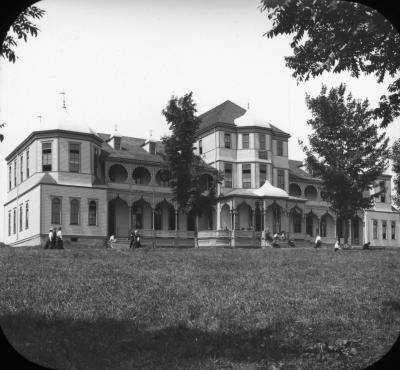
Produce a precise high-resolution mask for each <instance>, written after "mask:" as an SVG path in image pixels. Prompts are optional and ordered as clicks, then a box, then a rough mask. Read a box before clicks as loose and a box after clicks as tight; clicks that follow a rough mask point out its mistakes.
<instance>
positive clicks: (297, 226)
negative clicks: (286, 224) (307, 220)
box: [293, 212, 301, 233]
mask: <svg viewBox="0 0 400 370" xmlns="http://www.w3.org/2000/svg"><path fill="white" fill-rule="evenodd" d="M293 231H294V232H295V233H301V215H300V214H298V213H297V212H295V213H294V214H293Z"/></svg>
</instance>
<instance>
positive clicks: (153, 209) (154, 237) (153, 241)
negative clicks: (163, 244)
mask: <svg viewBox="0 0 400 370" xmlns="http://www.w3.org/2000/svg"><path fill="white" fill-rule="evenodd" d="M154 214H155V208H154V207H153V208H152V209H151V230H152V234H153V240H152V247H153V248H155V247H156V230H155V228H154V217H155V216H154Z"/></svg>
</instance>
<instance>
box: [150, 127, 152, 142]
mask: <svg viewBox="0 0 400 370" xmlns="http://www.w3.org/2000/svg"><path fill="white" fill-rule="evenodd" d="M152 139H153V130H151V129H150V141H151V140H152Z"/></svg>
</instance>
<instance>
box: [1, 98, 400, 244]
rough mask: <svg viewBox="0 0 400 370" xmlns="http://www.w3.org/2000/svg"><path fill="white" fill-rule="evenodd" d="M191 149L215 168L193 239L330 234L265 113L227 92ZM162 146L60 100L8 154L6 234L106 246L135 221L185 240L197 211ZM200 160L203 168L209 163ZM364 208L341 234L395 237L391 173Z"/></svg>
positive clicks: (149, 239) (164, 236)
mask: <svg viewBox="0 0 400 370" xmlns="http://www.w3.org/2000/svg"><path fill="white" fill-rule="evenodd" d="M200 118H201V125H200V128H199V130H198V132H197V138H196V139H197V150H198V154H200V155H201V156H202V158H203V160H204V162H205V163H207V164H208V166H209V168H205V170H204V173H203V175H202V177H201V179H202V184H203V186H204V187H205V188H206V187H207V186H208V185H209V182H210V181H212V176H210V174H211V173H212V172H213V171H215V169H218V170H219V171H221V173H222V174H223V176H224V180H223V183H222V184H221V185H220V186H219V187H218V195H219V198H218V199H219V200H218V203H217V204H216V206H215V207H214V208H213V210H212V211H211V212H209V213H208V214H204V215H202V216H201V217H200V219H199V234H198V236H199V238H198V243H199V246H200V247H201V246H230V247H237V246H261V245H263V244H265V235H266V231H269V232H270V233H271V234H273V233H275V232H280V231H285V233H286V234H287V235H289V236H290V237H291V238H293V239H295V240H299V241H300V240H301V241H304V240H306V241H307V240H313V239H314V238H315V236H316V235H317V234H319V235H321V237H322V240H323V241H325V242H328V243H333V242H334V241H335V239H336V238H337V237H338V236H339V237H340V236H342V234H343V231H344V225H343V222H342V221H341V220H340V219H337V218H336V216H335V215H334V214H333V213H332V212H331V210H330V208H329V204H327V203H326V202H324V201H323V200H322V198H321V192H320V186H319V184H320V183H319V180H318V179H316V178H313V177H312V176H311V175H310V174H308V173H307V172H306V171H305V170H304V169H303V168H302V162H301V161H294V160H290V159H289V157H288V154H289V148H288V139H289V137H290V135H289V134H288V133H285V132H283V131H282V130H280V129H279V128H277V127H275V126H274V125H272V124H269V123H267V122H266V121H265V120H264V119H262V118H259V117H255V116H254V115H253V114H252V112H251V110H250V109H248V110H247V111H246V110H245V109H243V108H241V107H239V106H238V105H236V104H234V103H232V102H230V101H226V102H224V103H222V104H220V105H219V106H217V107H215V108H213V109H211V110H209V111H207V112H206V113H204V114H202V115H201V116H200ZM162 153H163V146H162V144H161V143H160V142H158V141H155V140H152V139H149V140H145V139H140V138H135V137H127V136H122V135H120V134H119V133H118V132H116V131H115V132H114V133H113V134H111V135H110V134H102V133H96V132H95V131H93V130H92V129H90V128H89V127H86V126H85V125H82V124H79V123H78V122H74V121H72V120H71V118H70V117H69V116H68V114H67V113H66V112H65V111H63V112H62V116H61V117H60V119H59V120H58V121H57V122H54V124H53V125H52V127H48V128H46V129H43V130H40V131H34V132H32V133H31V134H30V135H29V136H28V137H27V138H26V139H25V140H24V141H23V142H22V143H20V144H19V145H18V146H17V147H16V148H15V149H14V150H13V151H12V152H11V153H10V154H9V155H8V156H7V157H6V161H7V165H8V180H7V181H8V184H7V185H8V194H7V201H6V203H5V204H4V231H5V233H4V235H5V243H6V244H9V245H13V246H22V245H38V244H43V243H44V242H45V240H46V238H47V234H48V230H49V228H50V227H60V226H61V227H62V230H63V234H64V238H65V241H66V243H67V244H68V243H79V244H85V245H93V246H104V245H105V243H106V240H107V238H108V237H109V236H110V235H111V234H114V235H116V237H117V238H127V236H128V233H129V230H130V229H132V228H134V229H139V230H140V232H141V234H142V235H143V243H144V244H151V245H153V246H193V245H194V228H195V220H194V217H192V216H191V215H190V214H189V215H187V214H185V213H183V212H181V211H179V210H178V207H177V205H176V204H175V203H174V201H173V194H172V190H171V188H170V187H169V180H170V173H169V171H168V168H167V165H166V163H165V161H164V159H163V155H162ZM208 171H209V173H208ZM382 184H383V186H384V187H385V189H386V192H385V194H384V195H382V196H381V197H380V198H379V199H377V200H376V202H375V206H374V207H373V209H371V210H368V211H366V212H363V213H360V214H359V215H358V216H357V217H355V218H354V219H353V220H351V221H350V223H349V227H350V241H351V244H353V245H361V244H362V243H363V242H365V241H370V242H371V245H379V246H399V245H400V242H399V237H400V216H399V213H398V212H397V211H396V210H395V209H394V208H393V207H392V206H391V177H390V175H384V176H382V178H381V179H380V181H379V182H377V184H376V186H377V187H379V186H382Z"/></svg>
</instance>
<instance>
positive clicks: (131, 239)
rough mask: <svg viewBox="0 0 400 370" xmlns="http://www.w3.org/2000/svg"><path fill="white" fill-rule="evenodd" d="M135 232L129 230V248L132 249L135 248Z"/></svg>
mask: <svg viewBox="0 0 400 370" xmlns="http://www.w3.org/2000/svg"><path fill="white" fill-rule="evenodd" d="M135 233H136V230H135V231H133V230H131V233H130V235H129V248H130V249H134V248H136V234H135Z"/></svg>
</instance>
